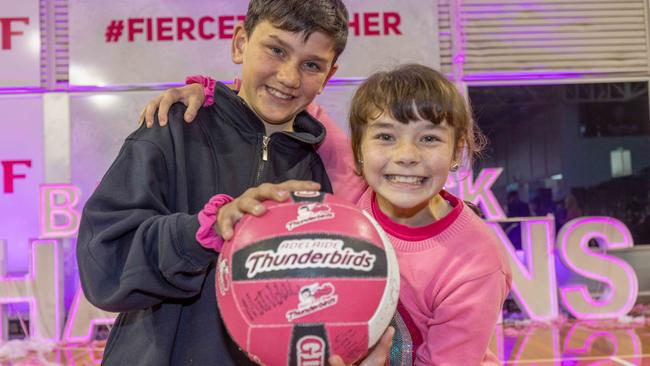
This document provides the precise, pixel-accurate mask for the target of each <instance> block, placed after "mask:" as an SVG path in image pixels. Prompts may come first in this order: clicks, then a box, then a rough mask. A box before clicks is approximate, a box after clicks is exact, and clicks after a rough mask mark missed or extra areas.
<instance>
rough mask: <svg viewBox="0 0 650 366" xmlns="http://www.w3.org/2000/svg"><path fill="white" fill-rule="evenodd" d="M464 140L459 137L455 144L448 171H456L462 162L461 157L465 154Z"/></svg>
mask: <svg viewBox="0 0 650 366" xmlns="http://www.w3.org/2000/svg"><path fill="white" fill-rule="evenodd" d="M466 144H467V142H466V140H465V138H464V137H461V138H460V139H458V141H457V142H456V149H455V151H454V158H453V159H452V161H451V169H450V170H458V168H459V167H460V165H461V163H462V162H463V155H464V154H465V147H466Z"/></svg>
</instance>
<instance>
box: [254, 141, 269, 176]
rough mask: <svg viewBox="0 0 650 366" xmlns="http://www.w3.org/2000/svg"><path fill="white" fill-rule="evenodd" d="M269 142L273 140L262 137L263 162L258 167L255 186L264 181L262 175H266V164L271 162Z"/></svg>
mask: <svg viewBox="0 0 650 366" xmlns="http://www.w3.org/2000/svg"><path fill="white" fill-rule="evenodd" d="M269 141H271V138H270V137H268V136H266V135H264V136H262V160H261V161H260V163H259V164H258V165H257V178H256V179H255V186H258V185H260V182H261V180H262V173H264V167H265V166H266V162H267V161H268V160H269Z"/></svg>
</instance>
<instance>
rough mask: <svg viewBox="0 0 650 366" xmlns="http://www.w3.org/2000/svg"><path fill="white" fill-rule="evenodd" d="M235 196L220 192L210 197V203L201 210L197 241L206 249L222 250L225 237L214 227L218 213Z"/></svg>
mask: <svg viewBox="0 0 650 366" xmlns="http://www.w3.org/2000/svg"><path fill="white" fill-rule="evenodd" d="M232 200H233V198H232V197H230V196H229V195H227V194H218V195H216V196H213V197H212V198H210V200H209V201H208V203H206V204H205V206H203V209H202V210H201V211H200V212H199V215H198V219H199V229H198V230H197V231H196V236H195V237H196V241H197V242H198V243H199V244H201V246H203V247H204V248H206V249H212V250H214V251H215V252H220V251H221V247H223V238H221V236H220V235H218V234H217V231H216V230H215V229H214V224H215V223H216V222H217V214H218V213H219V209H220V208H221V207H223V206H224V205H226V204H227V203H229V202H232Z"/></svg>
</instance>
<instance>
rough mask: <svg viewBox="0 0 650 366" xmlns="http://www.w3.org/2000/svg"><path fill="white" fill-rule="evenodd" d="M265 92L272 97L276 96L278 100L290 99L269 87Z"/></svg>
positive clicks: (288, 96) (289, 96)
mask: <svg viewBox="0 0 650 366" xmlns="http://www.w3.org/2000/svg"><path fill="white" fill-rule="evenodd" d="M267 90H268V91H269V93H271V94H273V95H274V96H276V97H278V98H281V99H287V100H288V99H291V95H288V94H284V93H282V92H280V91H279V90H277V89H273V88H271V87H268V88H267Z"/></svg>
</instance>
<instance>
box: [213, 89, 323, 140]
mask: <svg viewBox="0 0 650 366" xmlns="http://www.w3.org/2000/svg"><path fill="white" fill-rule="evenodd" d="M214 101H215V102H214V104H213V105H212V108H214V109H215V110H216V111H217V112H218V113H219V114H220V115H223V116H225V117H226V118H224V121H226V122H227V123H230V124H232V125H233V127H235V128H236V129H237V130H238V131H241V132H242V133H243V134H252V135H255V136H259V135H260V134H262V135H263V134H264V133H265V128H264V123H263V122H262V121H261V120H260V118H259V117H258V116H257V115H256V114H255V112H253V111H252V110H251V109H250V108H249V107H248V105H247V104H246V102H244V100H243V99H241V98H240V97H239V96H238V95H237V93H236V92H235V91H233V90H231V89H230V88H228V87H227V86H226V85H224V84H223V83H221V82H217V83H216V85H215V89H214ZM282 134H284V135H287V136H288V137H290V138H292V139H294V140H297V141H299V142H302V143H306V144H310V145H317V144H320V143H322V142H323V140H324V139H325V134H326V131H325V126H323V124H322V123H321V122H320V121H318V120H317V119H316V118H314V117H312V116H311V115H310V114H309V113H307V112H305V111H302V112H300V113H298V115H297V116H296V119H295V120H294V122H293V132H282Z"/></svg>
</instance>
